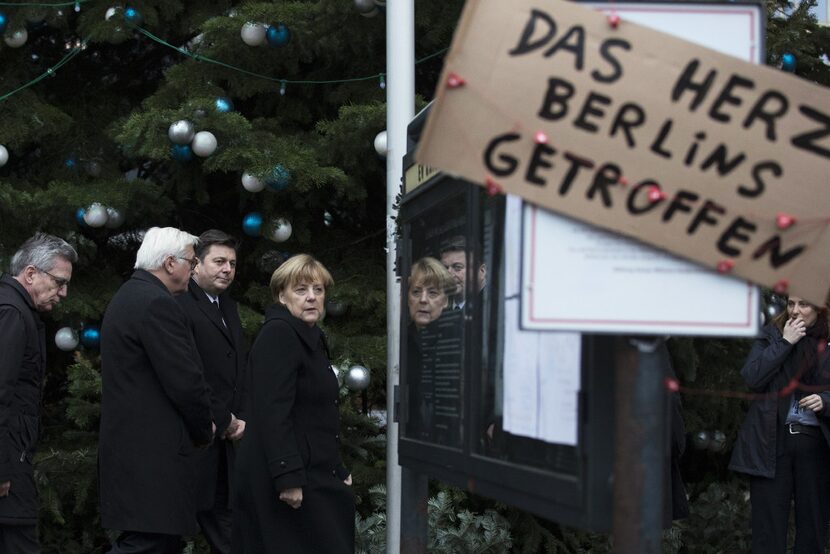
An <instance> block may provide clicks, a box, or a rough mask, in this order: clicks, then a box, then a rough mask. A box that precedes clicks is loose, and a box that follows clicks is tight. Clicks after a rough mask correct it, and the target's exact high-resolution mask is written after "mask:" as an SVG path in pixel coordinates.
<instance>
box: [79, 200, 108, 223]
mask: <svg viewBox="0 0 830 554" xmlns="http://www.w3.org/2000/svg"><path fill="white" fill-rule="evenodd" d="M107 219H109V216H108V215H107V208H105V207H104V206H103V205H102V204H99V203H98V202H95V203H93V204H92V205H91V206H90V207H88V208H87V209H86V211H85V212H84V222H85V223H86V224H87V225H89V226H90V227H103V226H104V225H106V224H107Z"/></svg>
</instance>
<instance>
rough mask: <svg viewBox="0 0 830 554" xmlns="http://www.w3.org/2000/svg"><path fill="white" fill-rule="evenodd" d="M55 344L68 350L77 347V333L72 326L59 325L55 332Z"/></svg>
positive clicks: (65, 350)
mask: <svg viewBox="0 0 830 554" xmlns="http://www.w3.org/2000/svg"><path fill="white" fill-rule="evenodd" d="M55 346H57V347H58V348H60V349H61V350H63V351H64V352H69V351H71V350H75V348H77V347H78V333H76V332H75V330H74V329H73V328H72V327H61V328H60V329H58V332H57V333H55Z"/></svg>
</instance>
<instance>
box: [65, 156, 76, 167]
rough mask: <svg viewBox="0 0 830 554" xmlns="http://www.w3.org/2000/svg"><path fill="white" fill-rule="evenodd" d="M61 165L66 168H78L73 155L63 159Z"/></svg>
mask: <svg viewBox="0 0 830 554" xmlns="http://www.w3.org/2000/svg"><path fill="white" fill-rule="evenodd" d="M63 166H64V167H65V168H66V169H71V170H75V169H77V168H78V160H76V159H75V157H74V156H69V157H68V158H66V159H65V160H64V161H63Z"/></svg>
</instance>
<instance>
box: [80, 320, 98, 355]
mask: <svg viewBox="0 0 830 554" xmlns="http://www.w3.org/2000/svg"><path fill="white" fill-rule="evenodd" d="M81 344H83V345H84V346H85V347H86V348H90V349H96V350H97V349H98V347H99V346H101V330H100V329H98V326H97V325H87V326H85V327H84V329H83V331H81Z"/></svg>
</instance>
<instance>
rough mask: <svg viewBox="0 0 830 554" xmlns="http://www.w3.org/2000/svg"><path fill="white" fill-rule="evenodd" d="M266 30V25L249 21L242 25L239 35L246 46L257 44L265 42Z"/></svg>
mask: <svg viewBox="0 0 830 554" xmlns="http://www.w3.org/2000/svg"><path fill="white" fill-rule="evenodd" d="M267 30H268V28H267V26H265V25H263V24H262V23H253V22H251V21H249V22H248V23H246V24H245V25H243V26H242V29H241V30H240V31H239V35H240V36H241V37H242V42H244V43H245V44H247V45H248V46H259V45H261V44H264V43H265V32H266V31H267Z"/></svg>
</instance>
